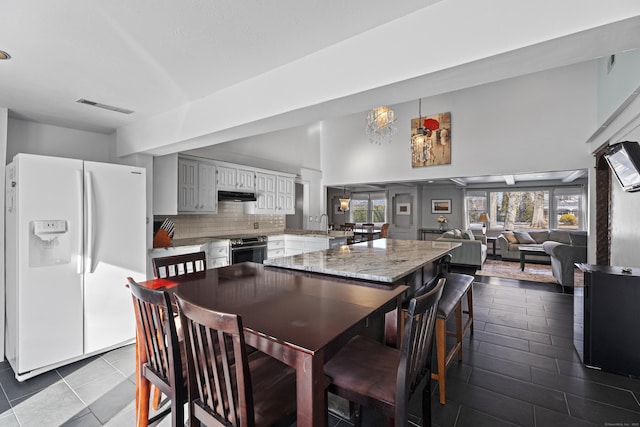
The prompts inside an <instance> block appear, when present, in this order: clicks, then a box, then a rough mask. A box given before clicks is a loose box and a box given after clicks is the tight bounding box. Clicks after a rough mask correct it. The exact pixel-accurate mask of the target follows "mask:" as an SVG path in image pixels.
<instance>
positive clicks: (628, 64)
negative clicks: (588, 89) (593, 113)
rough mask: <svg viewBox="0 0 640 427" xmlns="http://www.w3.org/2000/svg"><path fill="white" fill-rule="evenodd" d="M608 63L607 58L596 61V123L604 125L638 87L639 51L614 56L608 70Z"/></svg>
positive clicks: (639, 73) (639, 83)
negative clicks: (611, 65) (612, 63)
mask: <svg viewBox="0 0 640 427" xmlns="http://www.w3.org/2000/svg"><path fill="white" fill-rule="evenodd" d="M608 62H609V57H604V58H601V59H600V60H599V61H598V123H604V122H605V121H606V120H607V119H608V118H609V117H610V116H611V114H613V112H614V111H616V109H618V107H620V105H621V104H622V103H623V102H624V101H625V100H626V99H627V97H628V96H629V94H630V93H632V92H633V91H634V90H636V89H637V88H638V86H639V85H640V72H638V71H640V50H634V51H631V52H622V53H618V54H616V55H615V63H614V65H613V67H611V69H610V70H609V69H608Z"/></svg>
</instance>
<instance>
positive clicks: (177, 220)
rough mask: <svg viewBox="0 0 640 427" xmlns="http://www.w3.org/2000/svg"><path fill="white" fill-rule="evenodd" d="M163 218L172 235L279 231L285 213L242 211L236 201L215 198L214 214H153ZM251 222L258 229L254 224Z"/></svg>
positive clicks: (216, 234) (177, 236) (180, 237)
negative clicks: (172, 223)
mask: <svg viewBox="0 0 640 427" xmlns="http://www.w3.org/2000/svg"><path fill="white" fill-rule="evenodd" d="M165 218H169V219H170V220H171V221H173V222H174V224H175V226H176V229H175V233H174V235H173V238H174V239H190V238H193V237H210V236H211V237H213V236H229V235H242V234H256V233H271V232H280V231H283V230H284V229H285V222H286V221H285V215H275V214H262V215H259V214H246V213H244V208H243V204H242V203H237V202H219V203H218V213H217V214H214V215H175V216H156V217H155V218H154V220H156V221H162V220H164V219H165ZM255 223H258V229H255V228H254V224H255Z"/></svg>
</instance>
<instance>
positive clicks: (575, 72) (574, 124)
mask: <svg viewBox="0 0 640 427" xmlns="http://www.w3.org/2000/svg"><path fill="white" fill-rule="evenodd" d="M596 77H597V66H596V63H595V62H589V63H583V64H579V65H575V66H570V67H565V68H561V69H555V70H551V71H547V72H541V73H536V74H531V75H528V76H524V77H519V78H514V79H510V80H505V81H501V82H497V83H492V84H488V85H483V86H479V87H475V88H471V89H466V90H462V91H458V92H453V93H448V94H444V95H440V96H435V97H431V98H426V99H423V101H422V115H423V116H426V115H429V114H435V113H441V112H447V111H450V112H451V121H452V130H451V148H452V154H451V156H452V164H451V165H442V166H433V167H421V168H412V167H411V160H410V146H409V141H410V138H411V136H410V135H411V129H410V120H411V119H412V118H416V117H418V102H417V100H416V101H415V102H413V103H409V104H400V105H394V106H392V107H393V108H394V110H395V112H396V117H397V118H398V120H397V122H396V125H397V128H398V132H397V133H396V135H395V136H394V138H393V141H392V142H391V143H389V144H382V145H380V146H378V145H374V144H371V143H370V142H369V140H368V139H367V136H366V134H365V131H364V117H365V112H363V113H362V114H359V115H352V116H348V117H344V118H341V119H338V120H332V121H325V122H323V138H322V141H323V143H322V156H323V160H322V171H323V179H324V183H325V184H326V185H342V184H347V185H348V184H355V183H374V182H384V181H399V180H426V179H434V178H450V177H466V176H482V175H500V174H509V173H516V172H541V171H558V170H570V169H583V168H587V167H590V166H592V164H593V159H592V157H591V154H590V150H589V146H588V144H586V143H585V142H586V141H587V139H588V138H589V136H590V135H591V134H592V133H593V132H594V131H595V129H596V125H597V120H596V116H597V113H596V81H597V79H596Z"/></svg>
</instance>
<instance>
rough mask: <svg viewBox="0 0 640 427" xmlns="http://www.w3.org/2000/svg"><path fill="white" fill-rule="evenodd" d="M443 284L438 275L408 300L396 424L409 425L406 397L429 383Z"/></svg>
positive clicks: (397, 385)
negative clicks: (431, 285)
mask: <svg viewBox="0 0 640 427" xmlns="http://www.w3.org/2000/svg"><path fill="white" fill-rule="evenodd" d="M444 285H445V279H444V278H441V279H439V280H438V283H437V284H436V286H435V287H433V288H432V289H431V290H429V291H427V292H426V293H424V294H423V295H419V296H416V297H414V298H412V299H411V301H410V302H409V312H408V314H407V320H406V323H405V330H404V336H403V338H402V346H401V350H400V363H399V364H398V374H397V379H396V381H397V383H396V387H397V388H396V390H397V393H398V394H397V396H396V408H395V411H396V414H395V419H396V425H408V424H407V414H408V412H409V411H408V409H409V408H408V404H409V400H410V399H411V397H412V395H413V393H414V392H415V391H417V390H419V389H420V387H419V386H420V384H421V383H422V381H423V380H425V379H426V380H427V384H426V385H425V387H430V382H431V381H430V380H431V354H432V349H433V334H434V330H435V324H436V318H437V315H438V302H439V301H440V297H441V296H442V289H443V287H444ZM418 293H419V292H416V294H418Z"/></svg>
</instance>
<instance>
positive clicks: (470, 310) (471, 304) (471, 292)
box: [467, 283, 473, 335]
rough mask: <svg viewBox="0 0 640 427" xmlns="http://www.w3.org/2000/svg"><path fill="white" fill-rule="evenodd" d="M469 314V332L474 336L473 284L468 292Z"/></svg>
mask: <svg viewBox="0 0 640 427" xmlns="http://www.w3.org/2000/svg"><path fill="white" fill-rule="evenodd" d="M467 306H468V307H467V314H468V315H469V322H470V323H469V330H470V332H469V333H470V334H471V335H473V283H472V284H471V286H470V287H469V291H467Z"/></svg>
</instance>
